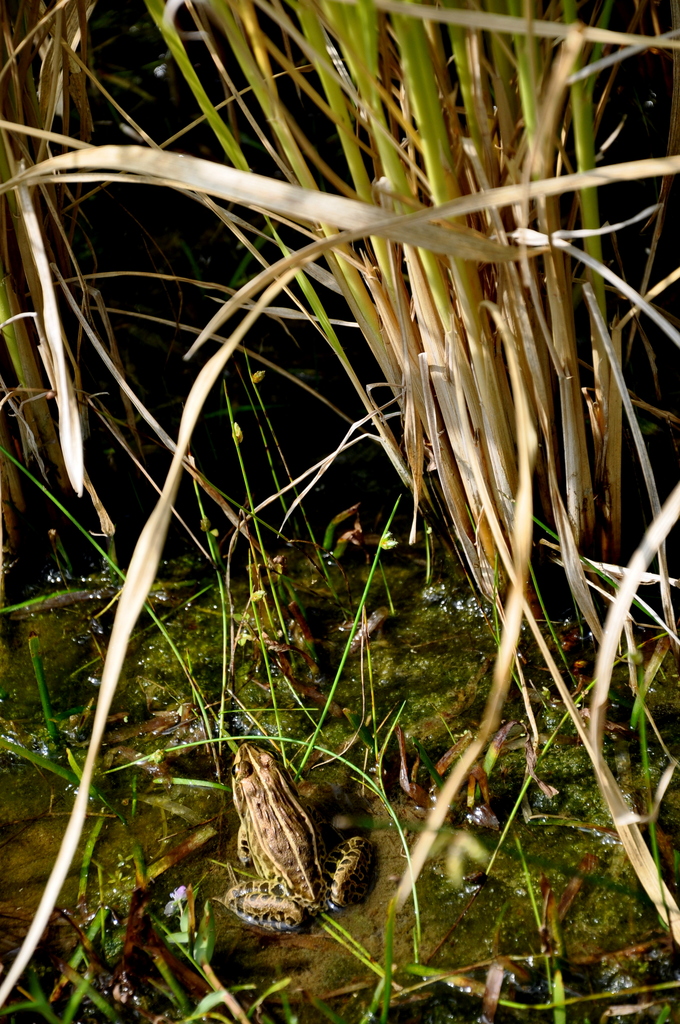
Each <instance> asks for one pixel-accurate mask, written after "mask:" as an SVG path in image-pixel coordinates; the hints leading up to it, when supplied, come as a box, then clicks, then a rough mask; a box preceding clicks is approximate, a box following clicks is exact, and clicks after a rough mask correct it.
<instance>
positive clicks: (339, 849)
mask: <svg viewBox="0 0 680 1024" xmlns="http://www.w3.org/2000/svg"><path fill="white" fill-rule="evenodd" d="M372 866H373V843H371V842H370V841H369V840H368V839H365V838H364V837H363V836H352V838H351V839H346V840H345V841H344V842H342V843H340V844H339V845H338V846H336V847H335V849H334V850H333V851H332V852H331V854H330V855H329V857H328V858H327V860H326V865H325V868H326V872H327V874H328V875H329V876H330V890H329V895H328V900H329V902H330V903H332V904H333V905H334V906H336V907H348V906H349V905H350V904H351V903H359V902H360V901H361V900H363V898H364V896H365V895H366V893H367V892H368V886H369V884H370V881H371V868H372Z"/></svg>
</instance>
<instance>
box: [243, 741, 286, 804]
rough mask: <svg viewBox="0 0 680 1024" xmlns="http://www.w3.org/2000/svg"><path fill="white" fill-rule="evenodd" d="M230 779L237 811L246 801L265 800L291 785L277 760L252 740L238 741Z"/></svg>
mask: <svg viewBox="0 0 680 1024" xmlns="http://www.w3.org/2000/svg"><path fill="white" fill-rule="evenodd" d="M231 773H232V776H233V779H234V803H235V804H236V809H237V810H238V811H239V812H240V811H241V810H242V808H243V807H244V806H245V804H247V803H248V802H249V801H251V800H254V799H257V798H259V799H264V800H267V799H268V798H270V797H271V796H272V794H276V793H277V792H280V791H281V790H282V789H288V788H289V787H290V785H291V782H290V778H289V776H288V773H287V772H286V770H285V768H284V767H283V765H282V764H281V762H280V761H279V760H278V759H277V758H276V757H275V756H274V755H273V754H272V753H270V751H268V750H265V749H264V748H263V747H257V746H255V744H254V743H242V744H241V746H240V747H239V748H238V751H237V752H236V757H235V758H234V765H233V768H232V769H231Z"/></svg>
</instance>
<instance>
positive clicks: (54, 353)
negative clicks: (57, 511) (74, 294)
mask: <svg viewBox="0 0 680 1024" xmlns="http://www.w3.org/2000/svg"><path fill="white" fill-rule="evenodd" d="M17 195H18V199H19V207H20V209H21V214H22V219H23V224H24V227H25V230H26V237H27V239H28V242H29V245H30V248H31V253H32V256H33V260H34V262H35V267H36V270H37V272H38V278H39V280H40V287H41V290H42V295H41V296H37V295H34V296H33V299H34V302H35V305H36V308H37V312H38V320H37V323H38V325H39V326H40V324H41V321H42V328H43V332H44V341H43V343H42V344H41V348H42V347H43V344H44V345H46V346H47V351H46V352H45V356H47V357H48V358H44V362H45V365H46V368H47V369H48V372H49V371H50V369H51V371H52V372H51V373H50V377H51V384H52V387H53V389H54V390H55V392H56V394H57V404H58V406H59V439H60V441H61V449H62V452H63V455H64V464H65V466H66V471H67V472H68V476H69V480H70V481H71V486H72V487H73V490H74V491H75V492H76V494H77V495H78V497H80V496H81V495H82V493H83V472H84V467H83V439H82V434H81V430H80V414H79V412H78V403H77V402H76V396H75V394H74V392H73V384H72V383H71V377H70V375H69V372H68V369H67V367H66V356H65V353H64V344H63V341H62V337H61V319H60V317H59V310H58V308H57V300H56V297H55V294H54V286H53V284H52V275H51V274H50V267H49V262H48V259H47V253H46V252H45V244H44V241H43V237H42V233H41V231H40V226H39V224H38V218H37V217H36V215H35V210H34V209H33V203H32V201H31V197H30V195H29V192H28V188H26V186H23V185H22V186H19V188H18V189H17ZM41 354H42V353H41Z"/></svg>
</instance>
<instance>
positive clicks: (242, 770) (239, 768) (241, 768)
mask: <svg viewBox="0 0 680 1024" xmlns="http://www.w3.org/2000/svg"><path fill="white" fill-rule="evenodd" d="M231 774H232V775H233V776H234V777H235V778H240V779H247V778H248V776H249V775H252V774H253V766H252V764H248V762H247V761H242V762H241V764H235V765H234V767H233V768H232V769H231Z"/></svg>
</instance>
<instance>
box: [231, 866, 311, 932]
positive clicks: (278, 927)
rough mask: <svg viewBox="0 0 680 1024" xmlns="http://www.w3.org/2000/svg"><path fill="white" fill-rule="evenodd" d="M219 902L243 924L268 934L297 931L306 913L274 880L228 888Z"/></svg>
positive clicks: (250, 881) (246, 882)
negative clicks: (250, 925) (269, 932)
mask: <svg viewBox="0 0 680 1024" xmlns="http://www.w3.org/2000/svg"><path fill="white" fill-rule="evenodd" d="M221 902H222V903H223V904H224V905H225V907H227V908H228V909H229V910H232V911H233V912H234V913H235V914H236V916H237V917H239V918H240V919H241V920H242V921H243V922H244V923H245V924H252V925H257V927H258V928H266V929H268V930H269V931H276V932H292V931H297V929H299V928H300V927H301V925H302V924H303V923H304V920H305V916H306V911H305V908H304V907H303V906H301V905H300V904H299V903H297V902H296V901H295V900H294V899H292V897H291V896H290V895H289V894H288V893H287V892H286V890H285V888H284V886H282V885H281V884H280V883H279V882H275V881H261V882H253V881H252V880H250V879H248V880H246V881H244V882H242V883H237V884H236V885H232V886H231V888H229V889H227V892H226V894H225V896H224V898H223V899H222V900H221Z"/></svg>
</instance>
